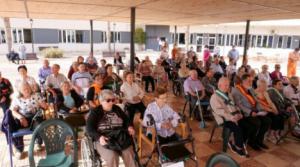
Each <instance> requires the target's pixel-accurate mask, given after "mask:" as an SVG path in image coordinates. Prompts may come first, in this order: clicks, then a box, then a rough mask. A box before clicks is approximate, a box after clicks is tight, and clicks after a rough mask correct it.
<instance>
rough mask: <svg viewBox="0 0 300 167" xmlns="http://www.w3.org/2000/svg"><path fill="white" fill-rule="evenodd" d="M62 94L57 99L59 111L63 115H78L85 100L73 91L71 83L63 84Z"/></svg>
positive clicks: (65, 82)
mask: <svg viewBox="0 0 300 167" xmlns="http://www.w3.org/2000/svg"><path fill="white" fill-rule="evenodd" d="M61 91H62V93H61V94H59V95H58V97H57V109H58V112H60V113H62V114H67V113H76V112H77V111H78V110H79V107H80V106H81V105H82V104H83V99H82V98H81V97H80V95H78V94H77V93H76V91H75V90H73V89H72V86H71V84H70V82H69V81H64V82H63V83H62V84H61Z"/></svg>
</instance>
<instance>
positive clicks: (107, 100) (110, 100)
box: [105, 99, 116, 103]
mask: <svg viewBox="0 0 300 167" xmlns="http://www.w3.org/2000/svg"><path fill="white" fill-rule="evenodd" d="M105 101H106V102H107V103H110V102H112V103H114V102H115V101H116V99H106V100H105Z"/></svg>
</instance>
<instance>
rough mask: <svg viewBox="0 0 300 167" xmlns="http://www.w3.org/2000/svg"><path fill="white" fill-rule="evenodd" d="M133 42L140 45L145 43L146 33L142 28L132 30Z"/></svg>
mask: <svg viewBox="0 0 300 167" xmlns="http://www.w3.org/2000/svg"><path fill="white" fill-rule="evenodd" d="M134 33H135V34H134V42H135V43H137V44H139V45H142V44H145V43H146V33H145V32H144V30H143V29H142V28H137V29H135V32H134Z"/></svg>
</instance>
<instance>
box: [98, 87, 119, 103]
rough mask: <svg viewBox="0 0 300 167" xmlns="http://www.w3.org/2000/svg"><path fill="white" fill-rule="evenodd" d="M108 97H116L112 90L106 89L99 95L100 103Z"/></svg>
mask: <svg viewBox="0 0 300 167" xmlns="http://www.w3.org/2000/svg"><path fill="white" fill-rule="evenodd" d="M107 97H115V95H114V93H113V92H112V91H111V90H108V89H104V90H102V91H101V93H100V95H99V100H100V102H102V101H105V100H106V99H107Z"/></svg>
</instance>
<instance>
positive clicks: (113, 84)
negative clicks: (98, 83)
mask: <svg viewBox="0 0 300 167" xmlns="http://www.w3.org/2000/svg"><path fill="white" fill-rule="evenodd" d="M105 69H106V75H105V76H104V81H103V89H110V90H112V91H114V92H115V93H119V92H120V87H121V85H122V83H123V81H122V79H121V78H120V77H119V76H118V74H116V73H114V72H113V66H112V65H111V64H107V65H106V66H105Z"/></svg>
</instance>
